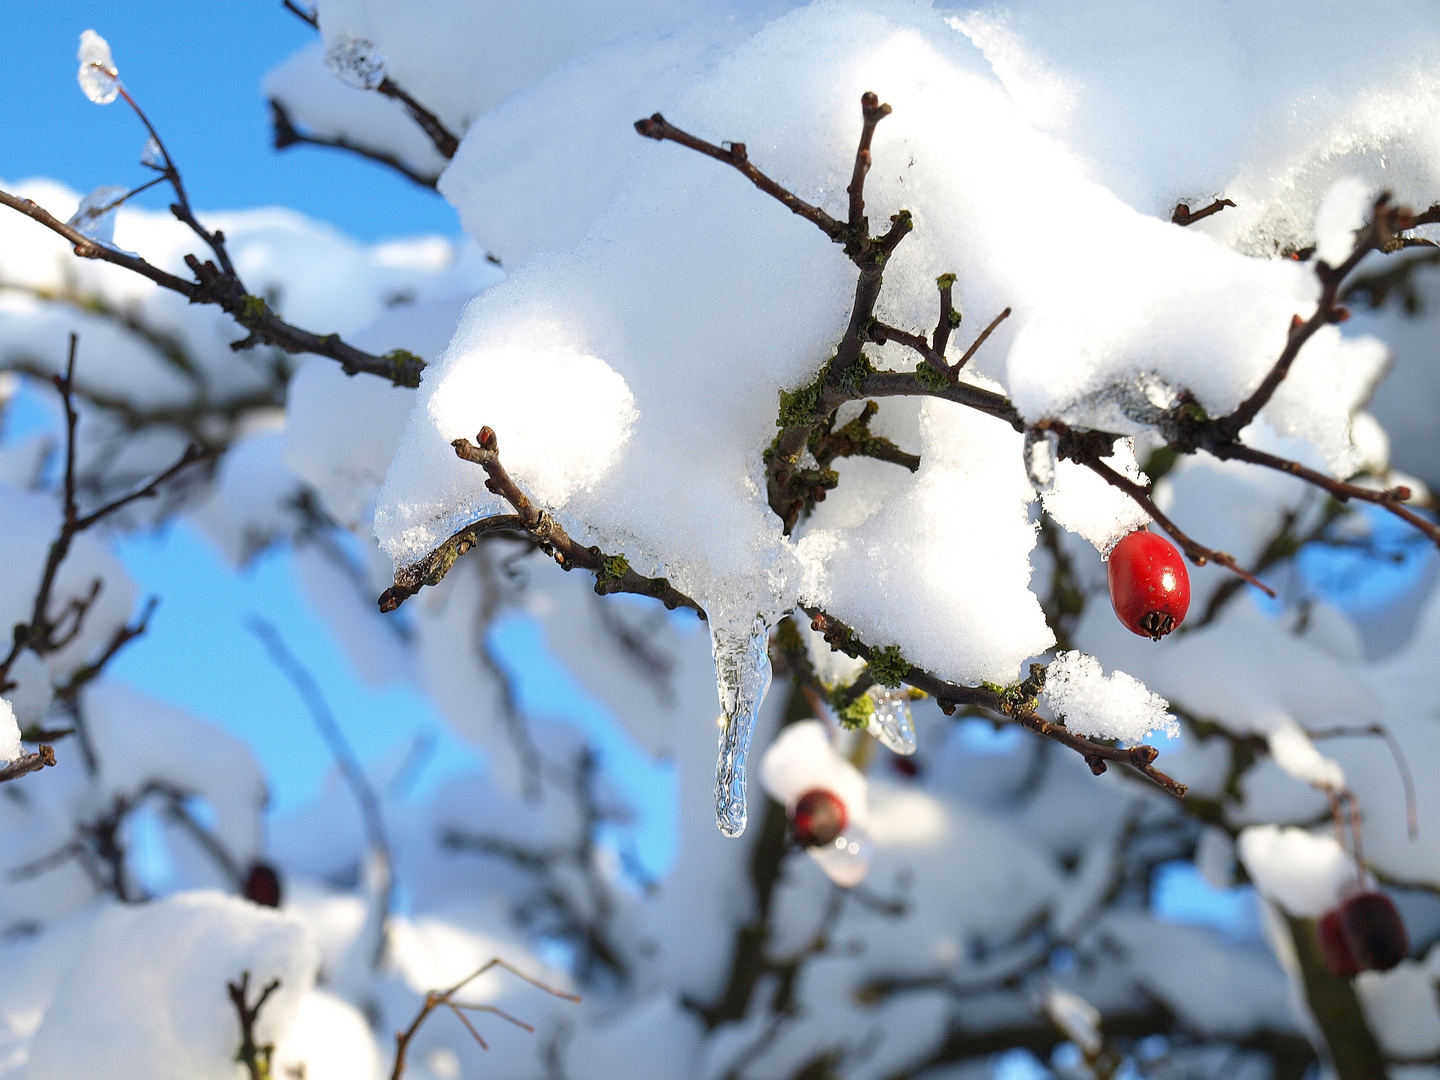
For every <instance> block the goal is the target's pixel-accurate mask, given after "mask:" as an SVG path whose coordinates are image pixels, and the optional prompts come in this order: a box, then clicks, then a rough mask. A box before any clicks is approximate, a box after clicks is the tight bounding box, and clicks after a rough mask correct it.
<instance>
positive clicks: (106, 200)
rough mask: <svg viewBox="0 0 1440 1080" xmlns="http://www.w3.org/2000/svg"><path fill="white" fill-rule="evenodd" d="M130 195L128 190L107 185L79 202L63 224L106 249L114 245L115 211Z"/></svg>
mask: <svg viewBox="0 0 1440 1080" xmlns="http://www.w3.org/2000/svg"><path fill="white" fill-rule="evenodd" d="M129 194H130V189H129V188H123V187H115V186H114V185H112V184H107V185H105V186H104V187H98V188H96V189H95V190H94V191H92V192H90V194H89V195H86V196H85V198H83V199H81V200H80V208H79V209H78V210H76V211H75V213H74V215H73V216H72V217H71V218H70V220H69V221H67V222H66V223H65V224H66V225H69V226H70V227H71V228H72V229H75V230H76V231H78V232H80V233H83V234H84V235H85V236H88V237H89V238H90V239H91V240H94V241H95V242H96V243H99V244H104V245H105V246H107V247H112V246H114V243H115V211H116V210H118V209H119V208H120V204H121V203H122V202H124V201H125V196H126V195H129Z"/></svg>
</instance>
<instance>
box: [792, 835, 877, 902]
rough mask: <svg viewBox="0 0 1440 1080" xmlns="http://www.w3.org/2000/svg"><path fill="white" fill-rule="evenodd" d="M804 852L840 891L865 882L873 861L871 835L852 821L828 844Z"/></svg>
mask: <svg viewBox="0 0 1440 1080" xmlns="http://www.w3.org/2000/svg"><path fill="white" fill-rule="evenodd" d="M805 851H806V854H808V855H809V856H810V857H811V858H812V859H814V860H815V861H816V863H818V864H819V866H820V869H821V870H823V871H824V872H825V876H826V877H828V878H829V879H830V880H831V881H833V882H834V883H835V884H836V885H839V886H840V887H841V888H842V889H853V888H854V887H855V886H856V885H859V884H860V882H862V881H864V880H865V875H866V874H868V873H869V872H870V863H871V861H872V860H873V859H874V858H875V844H874V841H872V840H871V839H870V834H869V833H867V832H866V831H865V830H864V829H863V828H862V827H861V826H859V825H857V824H856V823H855V822H853V821H852V822H850V824H848V825H846V826H845V831H844V832H842V833H841V834H840V835H839V836H837V837H836V838H835V839H834V840H832V841H831V842H830V843H828V844H821V845H820V846H819V847H812V848H806V849H805Z"/></svg>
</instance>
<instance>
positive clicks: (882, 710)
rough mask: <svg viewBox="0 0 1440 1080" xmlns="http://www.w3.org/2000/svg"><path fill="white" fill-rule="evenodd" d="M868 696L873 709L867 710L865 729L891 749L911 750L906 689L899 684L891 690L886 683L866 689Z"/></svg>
mask: <svg viewBox="0 0 1440 1080" xmlns="http://www.w3.org/2000/svg"><path fill="white" fill-rule="evenodd" d="M870 700H871V702H873V703H874V706H875V711H874V712H872V713H871V714H870V721H869V723H868V724H867V725H866V727H865V730H866V731H868V732H870V734H871V735H873V736H875V738H877V739H879V740H880V742H881V743H882V744H883V745H884V746H885V749H887V750H890V751H891V752H893V753H896V754H904V755H909V754H913V753H915V721H914V720H913V719H912V718H911V716H910V691H909V690H907V689H906V688H905V687H903V686H899V687H896V688H895V689H893V690H892V689H891V688H890V687H888V686H876V687H872V688H871V690H870Z"/></svg>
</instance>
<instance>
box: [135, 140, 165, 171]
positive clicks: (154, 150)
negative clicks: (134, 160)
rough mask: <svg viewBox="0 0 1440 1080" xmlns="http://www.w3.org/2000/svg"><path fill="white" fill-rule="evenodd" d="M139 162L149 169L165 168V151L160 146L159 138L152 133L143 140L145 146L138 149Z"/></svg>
mask: <svg viewBox="0 0 1440 1080" xmlns="http://www.w3.org/2000/svg"><path fill="white" fill-rule="evenodd" d="M140 164H141V165H144V166H145V167H146V168H149V169H157V170H160V169H164V168H165V151H164V150H163V149H162V148H161V146H160V140H159V139H157V138H155V136H154V135H151V136H150V137H149V138H148V139H146V140H145V147H144V149H142V150H141V151H140Z"/></svg>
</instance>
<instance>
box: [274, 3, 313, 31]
mask: <svg viewBox="0 0 1440 1080" xmlns="http://www.w3.org/2000/svg"><path fill="white" fill-rule="evenodd" d="M280 2H281V6H282V7H284V8H285V9H286V10H287V11H290V12H292V13H293V14H294V15H295V17H296V18H297V19H299V20H300V21H301V22H303V23H306V24H308V25H309V26H310V28H311V29H312V30H319V29H320V20H319V19H318V18H317V17H316V15H315V9H314V8H311V9H310V10H309V11H307V10H305V9H304V8H302V7H301V6H300V5H299V4H297V3H295V0H280Z"/></svg>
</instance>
